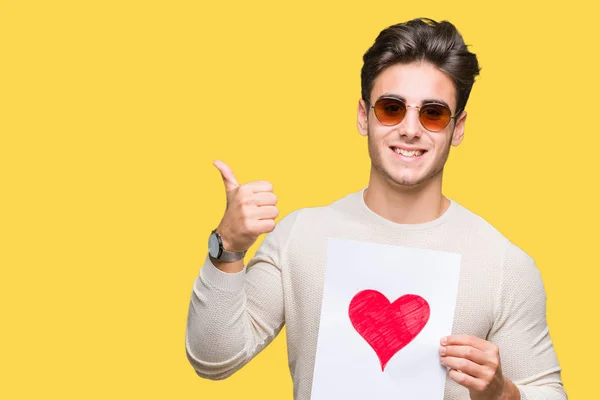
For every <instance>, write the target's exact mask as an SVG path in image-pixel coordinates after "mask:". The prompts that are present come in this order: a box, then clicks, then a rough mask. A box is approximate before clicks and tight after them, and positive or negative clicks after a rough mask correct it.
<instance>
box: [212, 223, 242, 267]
mask: <svg viewBox="0 0 600 400" xmlns="http://www.w3.org/2000/svg"><path fill="white" fill-rule="evenodd" d="M247 251H248V250H244V251H227V250H225V249H224V248H223V239H221V235H219V234H218V233H217V230H216V229H214V230H213V231H212V232H211V233H210V236H209V238H208V254H209V255H210V256H211V257H212V258H213V259H215V260H217V261H223V262H235V261H239V260H241V259H243V258H244V256H245V255H246V252H247Z"/></svg>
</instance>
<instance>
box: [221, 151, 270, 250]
mask: <svg viewBox="0 0 600 400" xmlns="http://www.w3.org/2000/svg"><path fill="white" fill-rule="evenodd" d="M214 166H215V167H216V168H217V169H218V170H219V172H220V173H221V177H222V178H223V183H224V184H225V195H226V199H227V206H226V208H225V213H224V215H223V219H222V220H221V222H220V223H219V226H218V227H217V233H218V234H219V235H221V238H222V239H223V247H224V248H225V250H228V251H245V250H248V249H249V248H250V247H251V246H252V245H253V244H254V242H256V239H258V237H259V236H260V235H261V234H263V233H267V232H271V231H272V230H273V229H275V218H277V216H278V215H279V210H278V209H277V207H276V206H275V205H276V204H277V197H276V196H275V194H274V193H273V185H272V184H271V183H270V182H267V181H255V182H248V183H245V184H243V185H240V184H239V183H238V182H237V180H236V179H235V176H234V175H233V172H232V171H231V168H229V166H228V165H227V164H225V163H224V162H222V161H218V160H217V161H215V162H214Z"/></svg>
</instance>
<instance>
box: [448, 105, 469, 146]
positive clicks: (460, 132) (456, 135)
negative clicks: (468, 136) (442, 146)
mask: <svg viewBox="0 0 600 400" xmlns="http://www.w3.org/2000/svg"><path fill="white" fill-rule="evenodd" d="M466 120H467V112H466V111H464V110H463V112H461V113H460V115H459V116H458V119H457V120H456V125H454V132H453V133H452V146H458V145H459V144H461V142H462V141H463V137H464V135H465V122H466Z"/></svg>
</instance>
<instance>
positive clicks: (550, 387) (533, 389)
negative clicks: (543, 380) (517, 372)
mask: <svg viewBox="0 0 600 400" xmlns="http://www.w3.org/2000/svg"><path fill="white" fill-rule="evenodd" d="M516 386H517V388H518V389H519V391H520V392H521V400H567V398H568V396H567V393H566V392H565V389H564V387H563V385H562V384H561V383H550V384H546V385H543V386H537V385H516Z"/></svg>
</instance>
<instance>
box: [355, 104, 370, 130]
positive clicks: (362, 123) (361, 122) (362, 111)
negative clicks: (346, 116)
mask: <svg viewBox="0 0 600 400" xmlns="http://www.w3.org/2000/svg"><path fill="white" fill-rule="evenodd" d="M368 113H369V109H368V108H367V103H365V101H364V100H363V99H360V100H358V110H357V126H358V132H359V133H360V134H361V135H362V136H367V134H368V132H369V119H368Z"/></svg>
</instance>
